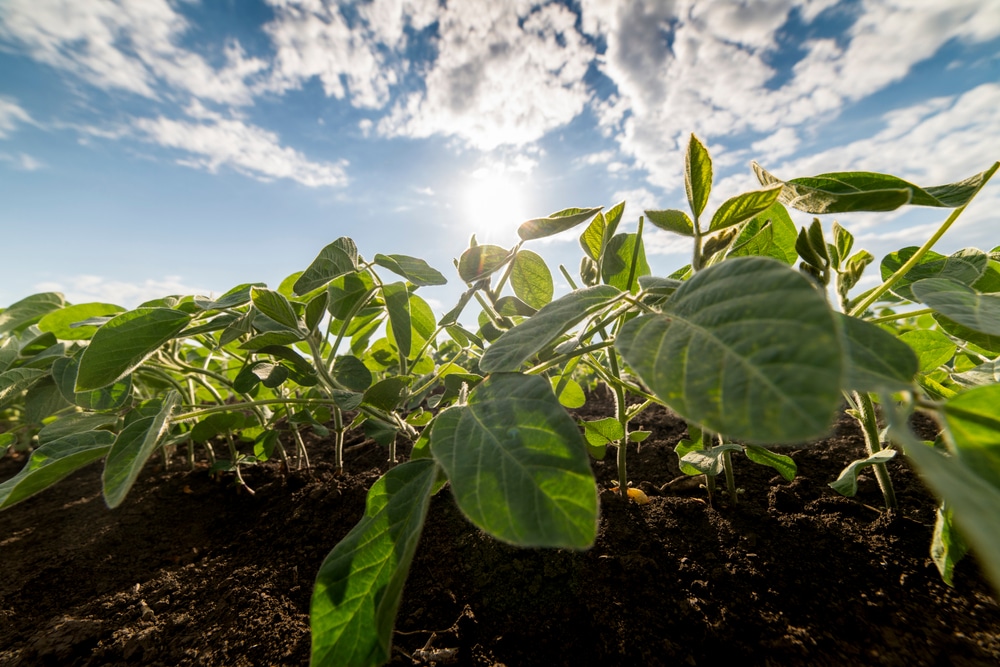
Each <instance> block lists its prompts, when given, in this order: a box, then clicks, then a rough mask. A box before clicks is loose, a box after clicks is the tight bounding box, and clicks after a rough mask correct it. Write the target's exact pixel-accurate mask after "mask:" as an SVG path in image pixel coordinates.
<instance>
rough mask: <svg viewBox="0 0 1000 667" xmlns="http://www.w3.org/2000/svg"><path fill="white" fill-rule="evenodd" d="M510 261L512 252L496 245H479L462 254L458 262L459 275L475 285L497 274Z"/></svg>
mask: <svg viewBox="0 0 1000 667" xmlns="http://www.w3.org/2000/svg"><path fill="white" fill-rule="evenodd" d="M509 259H510V252H508V251H507V250H505V249H504V248H501V247H500V246H496V245H477V246H473V247H471V248H469V249H468V250H466V251H465V252H463V253H462V257H461V258H460V259H459V260H458V275H459V277H461V278H462V280H464V281H465V282H467V283H474V282H477V281H480V280H482V279H483V278H486V277H487V276H489V275H491V274H492V273H494V272H496V271H497V270H498V269H499V268H500V267H501V266H503V265H504V264H506V263H507V260H509Z"/></svg>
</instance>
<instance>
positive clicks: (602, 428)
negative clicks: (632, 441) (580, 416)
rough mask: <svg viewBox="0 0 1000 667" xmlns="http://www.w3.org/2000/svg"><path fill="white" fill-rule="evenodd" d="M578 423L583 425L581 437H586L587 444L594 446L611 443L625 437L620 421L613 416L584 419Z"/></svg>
mask: <svg viewBox="0 0 1000 667" xmlns="http://www.w3.org/2000/svg"><path fill="white" fill-rule="evenodd" d="M580 424H581V425H582V426H583V437H584V438H586V439H587V444H589V445H593V446H595V447H603V446H605V445H611V444H614V443H616V442H618V441H619V440H621V439H622V438H624V437H625V429H624V428H622V423H621V422H620V421H618V420H617V419H615V418H614V417H605V418H604V419H596V420H593V421H584V422H580Z"/></svg>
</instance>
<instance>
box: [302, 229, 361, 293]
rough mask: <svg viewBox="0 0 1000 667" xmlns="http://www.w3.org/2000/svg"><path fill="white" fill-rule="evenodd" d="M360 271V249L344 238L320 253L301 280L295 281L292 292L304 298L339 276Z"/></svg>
mask: <svg viewBox="0 0 1000 667" xmlns="http://www.w3.org/2000/svg"><path fill="white" fill-rule="evenodd" d="M357 269H358V248H357V246H356V245H355V244H354V241H352V240H351V239H349V238H347V237H346V236H342V237H341V238H339V239H337V240H336V241H334V242H333V243H331V244H330V245H328V246H326V247H325V248H323V249H322V250H320V251H319V255H317V256H316V259H314V260H313V261H312V264H310V265H309V268H307V269H306V270H305V271H303V272H302V275H301V276H299V279H298V280H296V281H295V285H293V287H292V290H293V291H294V292H295V294H297V295H298V296H303V295H305V294H308V293H309V292H312V291H313V290H314V289H318V288H320V287H323V286H324V285H326V284H327V283H329V282H330V281H331V280H333V279H334V278H336V277H337V276H342V275H344V274H345V273H350V272H351V271H357Z"/></svg>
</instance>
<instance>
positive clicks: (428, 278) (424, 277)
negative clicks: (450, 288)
mask: <svg viewBox="0 0 1000 667" xmlns="http://www.w3.org/2000/svg"><path fill="white" fill-rule="evenodd" d="M375 263H376V264H377V265H379V266H383V267H385V268H387V269H389V270H390V271H392V272H393V273H395V274H396V275H398V276H403V277H404V278H406V279H407V280H409V281H410V282H411V283H413V284H414V285H419V286H421V287H424V286H428V285H446V284H447V283H448V280H447V279H446V278H445V277H444V275H443V274H442V273H441V272H440V271H438V270H437V269H435V268H433V267H431V265H430V264H428V263H427V262H425V261H424V260H422V259H418V258H416V257H409V256H407V255H382V254H377V255H375Z"/></svg>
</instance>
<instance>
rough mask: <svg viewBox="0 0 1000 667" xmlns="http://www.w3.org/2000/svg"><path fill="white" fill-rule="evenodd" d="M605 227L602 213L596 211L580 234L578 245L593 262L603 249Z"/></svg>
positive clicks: (606, 226)
mask: <svg viewBox="0 0 1000 667" xmlns="http://www.w3.org/2000/svg"><path fill="white" fill-rule="evenodd" d="M607 228H608V225H607V222H606V221H605V218H604V213H598V214H597V215H595V216H594V219H593V220H591V221H590V224H589V225H587V228H586V229H585V230H583V234H580V247H581V248H583V251H584V252H585V253H586V254H587V257H589V258H590V259H592V260H594V261H595V262H596V261H597V260H599V259H600V258H601V252H602V251H603V250H604V244H605V241H606V239H605V236H604V231H605V230H606V229H607Z"/></svg>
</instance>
